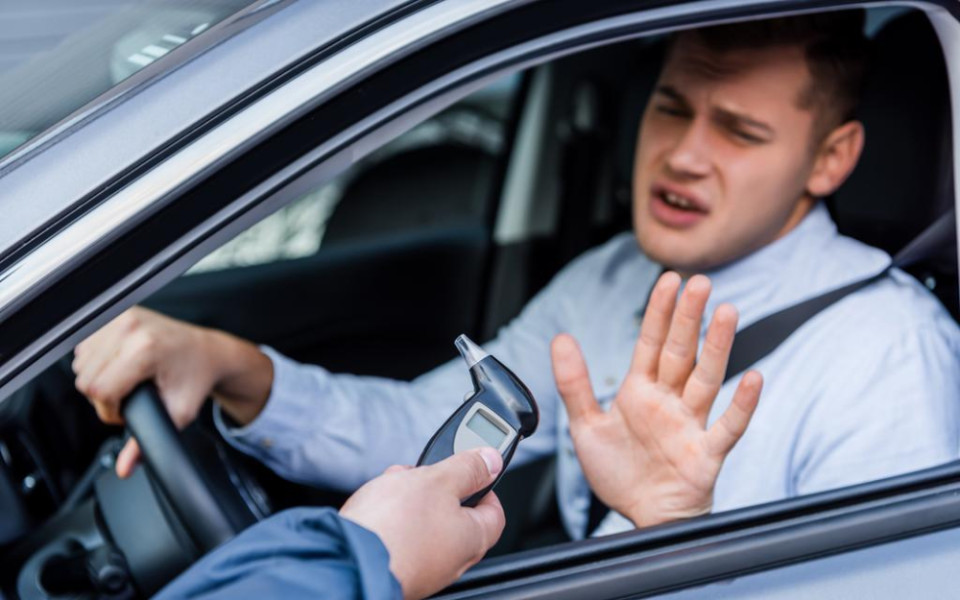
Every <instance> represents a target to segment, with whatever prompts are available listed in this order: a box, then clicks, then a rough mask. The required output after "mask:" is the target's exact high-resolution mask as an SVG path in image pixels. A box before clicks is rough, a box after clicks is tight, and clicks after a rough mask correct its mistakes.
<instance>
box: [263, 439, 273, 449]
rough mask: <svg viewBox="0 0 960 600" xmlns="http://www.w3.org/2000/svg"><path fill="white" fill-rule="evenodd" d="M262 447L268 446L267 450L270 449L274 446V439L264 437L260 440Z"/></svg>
mask: <svg viewBox="0 0 960 600" xmlns="http://www.w3.org/2000/svg"><path fill="white" fill-rule="evenodd" d="M260 447H261V448H266V449H267V450H269V449H270V448H273V440H271V439H270V438H263V439H262V440H260Z"/></svg>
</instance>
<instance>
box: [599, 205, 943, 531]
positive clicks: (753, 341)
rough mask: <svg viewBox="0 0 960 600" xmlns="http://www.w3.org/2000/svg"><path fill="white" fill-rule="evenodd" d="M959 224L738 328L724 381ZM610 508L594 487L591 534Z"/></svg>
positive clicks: (921, 254)
mask: <svg viewBox="0 0 960 600" xmlns="http://www.w3.org/2000/svg"><path fill="white" fill-rule="evenodd" d="M956 227H957V225H956V213H955V209H950V210H949V211H947V212H946V213H944V214H943V215H941V216H940V217H939V218H938V219H937V220H936V221H934V222H933V223H932V224H931V225H929V226H928V227H927V228H926V229H924V230H923V231H922V232H921V233H920V235H918V236H917V237H915V238H914V239H913V241H911V242H910V243H909V244H907V245H906V246H905V247H904V248H903V249H902V250H900V252H897V255H896V256H895V257H894V258H893V260H892V261H891V263H890V265H889V266H887V268H885V269H883V270H882V271H880V272H879V273H876V274H874V275H871V276H869V277H866V278H864V279H861V280H859V281H854V282H853V283H849V284H847V285H844V286H841V287H839V288H836V289H833V290H830V291H828V292H825V293H823V294H820V295H819V296H816V297H814V298H811V299H809V300H804V301H803V302H800V303H799V304H794V305H793V306H788V307H787V308H784V309H783V310H780V311H777V312H775V313H773V314H771V315H767V316H766V317H764V318H762V319H760V320H759V321H757V322H755V323H751V324H750V325H748V326H747V327H745V328H743V329H742V330H741V331H738V332H737V334H736V337H735V338H734V340H733V348H732V349H731V350H730V358H729V360H728V361H727V372H726V374H725V375H724V378H723V382H724V383H726V382H727V381H729V380H730V379H731V378H733V377H734V376H736V375H738V374H740V373H742V372H744V371H746V370H747V369H748V368H750V367H751V366H752V365H754V364H756V363H757V362H759V361H760V360H761V359H763V358H765V357H766V356H767V355H769V354H770V353H771V352H773V351H774V350H776V349H777V347H778V346H780V344H782V343H783V342H784V341H785V340H786V339H787V338H788V337H790V336H791V335H792V334H793V332H794V331H796V330H797V329H799V328H800V327H801V326H803V324H804V323H806V322H807V321H809V320H810V319H812V318H813V317H815V316H816V315H817V314H819V313H820V312H821V311H823V310H824V309H826V308H828V307H829V306H831V305H833V304H834V303H836V302H838V301H839V300H842V299H843V298H845V297H847V296H849V295H850V294H852V293H854V292H856V291H857V290H860V289H863V288H865V287H867V286H869V285H871V284H873V283H875V282H877V281H879V280H881V279H884V278H885V277H886V276H887V275H889V273H890V270H891V269H893V268H900V269H902V268H906V267H909V266H910V265H913V264H916V263H918V262H920V261H921V260H924V259H926V258H928V257H931V256H935V255H936V253H937V250H939V249H940V248H942V247H943V246H944V245H945V244H949V243H952V244H953V245H954V246H956V243H957V229H956ZM609 512H610V509H609V508H608V507H607V506H606V505H605V504H603V502H602V501H601V500H600V499H599V498H597V496H596V495H595V494H594V493H593V492H592V491H591V492H590V509H589V511H588V513H587V528H586V533H587V537H589V535H590V534H592V533H593V532H594V531H595V530H596V529H597V527H598V526H599V525H600V522H601V521H603V519H604V518H605V517H606V516H607V513H609Z"/></svg>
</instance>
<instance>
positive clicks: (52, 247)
mask: <svg viewBox="0 0 960 600" xmlns="http://www.w3.org/2000/svg"><path fill="white" fill-rule="evenodd" d="M465 4H468V3H466V2H457V1H456V0H448V1H447V2H437V3H433V4H429V5H427V6H425V7H424V8H422V9H421V11H419V12H413V13H411V14H409V15H408V16H406V17H404V18H401V19H399V20H398V21H396V22H395V23H393V24H391V25H389V26H387V27H385V28H383V29H382V30H379V31H377V32H375V33H374V34H372V36H371V38H374V37H376V36H379V35H390V34H391V33H393V32H392V31H391V28H392V27H403V26H404V20H405V19H414V18H423V15H424V14H425V13H427V12H428V11H431V10H437V11H441V10H443V9H444V8H445V7H446V8H447V9H450V10H451V11H454V12H451V13H450V21H449V23H448V25H447V28H446V29H443V30H442V31H436V30H434V31H426V32H424V31H421V32H420V34H421V36H422V37H421V38H417V39H416V40H410V39H409V37H408V38H407V39H408V41H409V42H410V46H409V49H410V53H409V54H407V55H405V56H402V57H390V60H387V59H386V58H384V57H381V59H379V60H382V62H376V61H375V60H373V59H371V60H372V62H368V63H362V61H361V63H362V68H361V67H357V70H356V71H355V72H353V73H351V74H349V75H350V76H352V79H351V77H350V76H344V77H343V78H341V79H339V80H336V81H329V82H328V83H329V86H328V87H324V88H322V91H318V89H317V88H314V89H313V90H312V92H313V95H312V96H310V97H309V98H307V99H305V100H303V101H301V102H298V103H294V105H293V106H290V104H291V103H290V102H289V101H287V102H283V106H284V107H285V110H286V112H283V111H281V110H274V111H273V112H271V113H269V116H267V117H264V115H262V114H261V115H259V118H260V119H261V120H260V121H257V123H256V124H257V125H259V127H252V126H250V125H252V124H251V123H247V125H248V127H247V128H246V129H244V130H243V132H244V135H246V136H247V137H244V136H243V135H234V136H232V137H231V138H229V139H230V140H231V143H230V144H229V145H228V146H227V147H226V148H225V149H224V151H223V153H222V155H220V156H218V157H216V160H208V161H205V162H202V163H201V164H199V165H195V166H194V168H186V166H187V165H188V164H189V162H188V161H192V160H195V158H196V156H197V152H198V148H200V147H203V144H209V143H211V140H215V139H216V135H217V134H218V132H219V133H220V134H222V130H220V129H216V128H215V129H213V130H211V131H210V132H208V133H207V134H206V135H203V136H200V137H199V138H197V139H196V140H194V141H192V142H191V143H188V144H186V145H185V146H184V147H183V148H181V149H180V150H178V151H177V152H176V153H174V154H172V155H171V156H169V157H168V158H167V159H166V161H165V162H164V163H161V164H158V165H156V166H155V167H154V168H153V169H150V170H148V171H146V172H145V173H142V174H140V175H139V176H138V177H137V178H135V179H134V180H132V181H131V182H129V183H128V184H126V186H125V187H123V188H121V189H119V190H118V191H116V192H115V193H114V194H113V195H112V196H110V197H109V198H107V199H105V200H104V201H103V203H102V204H101V205H100V206H97V207H96V208H95V209H94V210H91V211H89V212H88V213H86V214H85V215H83V216H82V217H80V218H78V219H76V220H74V221H73V222H70V223H67V224H66V225H64V226H63V227H62V228H61V229H60V230H59V231H57V232H56V233H54V234H52V235H51V236H50V237H49V238H48V239H47V240H46V241H45V242H43V243H41V244H39V245H38V246H37V247H35V248H33V249H32V250H31V251H30V252H28V253H27V254H25V255H24V256H23V258H22V259H21V261H20V262H18V263H15V264H13V265H10V266H8V268H7V269H6V270H5V271H3V272H2V273H0V296H3V297H4V298H6V299H7V300H6V301H5V302H4V303H3V304H0V319H2V321H0V340H2V341H0V344H2V345H3V346H2V347H0V361H2V363H0V397H2V395H3V394H6V393H9V392H10V391H12V390H13V389H15V387H16V386H18V385H19V384H20V383H22V382H24V381H25V380H26V379H28V378H29V377H30V376H32V375H34V374H36V373H37V372H39V371H40V370H41V369H42V368H44V367H45V366H47V365H49V364H50V363H51V362H52V361H53V360H55V359H56V358H57V357H58V356H59V355H62V354H63V353H65V352H66V351H68V350H69V348H70V347H72V345H73V344H75V343H76V342H78V341H79V340H80V339H82V338H83V337H84V336H85V335H87V334H89V333H90V332H92V331H93V330H95V329H96V328H97V327H99V326H100V325H102V324H103V323H105V322H106V321H107V320H109V319H110V318H112V317H113V316H115V315H116V314H118V313H119V312H120V311H121V310H123V309H124V308H126V307H128V306H130V305H132V304H133V303H135V302H136V301H139V300H141V299H143V298H145V297H146V296H148V295H149V294H150V293H152V292H153V291H155V290H156V289H158V288H159V287H161V286H162V285H164V284H165V283H166V282H168V281H170V280H171V279H172V278H174V277H176V276H178V275H179V274H181V273H182V272H184V271H185V270H186V269H187V268H188V267H189V266H190V265H191V264H193V263H194V262H196V261H197V260H198V259H199V258H200V257H202V256H204V255H205V254H206V253H208V252H209V251H210V250H212V249H213V248H215V247H216V246H218V245H219V244H221V243H222V242H224V241H226V240H227V239H229V238H230V237H232V236H233V235H235V234H236V233H238V232H240V231H242V230H243V229H244V228H246V227H248V226H249V225H251V224H253V223H254V222H256V221H258V220H259V219H260V218H261V217H263V216H265V215H266V214H269V213H270V212H272V211H273V210H275V209H276V208H278V207H279V206H282V205H285V204H286V203H288V202H289V201H291V200H292V199H294V198H295V197H297V196H298V195H299V194H301V193H302V192H303V191H304V190H305V189H306V188H308V187H312V186H315V185H317V183H318V182H320V181H323V180H325V179H327V178H330V177H332V176H333V175H336V174H337V173H339V172H342V171H343V170H344V169H345V168H346V167H348V166H349V165H350V164H352V162H353V161H354V160H356V158H357V157H358V156H362V155H364V154H366V153H367V152H369V151H370V150H371V149H373V148H375V147H377V146H379V145H380V144H382V143H383V142H384V141H385V140H388V139H391V138H392V137H395V136H396V135H398V134H399V133H401V132H402V131H404V130H406V129H408V128H409V127H410V126H412V125H413V124H415V123H417V122H419V121H421V120H423V119H424V118H426V117H427V116H429V115H431V114H434V113H436V112H437V111H439V110H440V109H441V108H443V107H445V106H448V105H449V104H451V103H452V102H454V101H455V100H456V99H458V98H461V97H463V96H465V95H466V94H468V93H469V92H470V91H473V90H474V89H478V88H479V87H481V86H482V85H485V84H486V83H487V82H489V81H492V80H493V79H494V78H496V77H499V76H501V75H502V74H503V73H504V72H506V71H509V70H516V69H520V68H524V67H526V66H531V65H534V64H538V63H541V62H544V61H546V60H549V59H551V58H555V57H558V56H562V55H565V54H568V53H571V52H574V51H578V50H581V49H585V48H589V47H593V46H596V45H600V44H607V43H613V42H615V41H620V40H626V39H630V38H634V37H638V36H640V35H647V34H650V33H653V32H661V31H665V30H667V29H670V28H676V27H683V26H689V25H691V24H702V23H705V22H718V21H723V20H730V19H738V18H744V17H753V16H759V15H765V16H766V15H773V14H783V13H788V12H795V11H798V10H823V9H828V8H842V7H844V6H855V5H859V3H856V2H844V1H842V0H840V1H834V2H749V3H736V2H730V1H723V0H707V1H705V2H704V1H701V2H687V3H681V4H667V3H663V2H656V3H654V2H627V1H622V2H611V3H609V4H606V5H604V6H583V4H585V3H582V2H577V1H574V0H556V1H555V2H550V3H547V2H516V3H514V4H512V5H509V6H507V5H504V4H502V3H496V2H489V3H487V4H483V3H482V2H476V3H475V4H474V8H475V9H476V12H475V13H471V15H470V18H467V17H466V16H464V14H463V12H462V9H463V6H464V5H465ZM889 4H891V5H901V4H904V3H889ZM481 5H482V6H481ZM909 5H910V6H914V7H917V6H920V7H922V8H924V9H925V10H927V11H928V14H929V15H931V17H932V19H933V20H934V23H935V26H937V28H938V31H940V32H941V34H942V39H943V40H944V44H945V46H946V48H947V50H948V51H952V52H954V56H960V53H958V52H956V50H957V49H958V48H957V43H958V42H957V39H958V37H960V36H957V35H956V31H957V29H958V27H960V26H958V19H960V7H958V6H957V5H956V4H955V3H948V2H922V3H909ZM494 9H496V11H495V14H493V16H488V18H486V20H483V21H479V20H478V16H479V15H484V14H485V12H484V11H494ZM456 11H460V12H456ZM455 12H456V14H454V13H455ZM407 25H409V23H407ZM454 33H455V34H456V35H454ZM368 39H369V38H368ZM351 50H356V48H355V47H348V48H345V49H344V50H342V52H344V53H349V52H350V51H351ZM359 51H363V49H362V48H361V49H360V50H359ZM359 57H360V56H355V57H354V58H359ZM948 62H949V61H948ZM325 65H327V63H321V64H319V65H316V66H314V67H313V68H314V69H321V70H322V69H323V68H324V66H325ZM387 66H389V67H390V68H389V69H388V68H386V67H387ZM948 67H952V70H951V85H952V88H951V89H952V92H953V94H954V97H953V106H954V107H956V106H957V105H958V100H957V92H956V87H957V85H958V83H957V73H956V69H957V65H955V64H952V65H950V64H948ZM311 73H313V74H314V76H315V75H316V73H315V72H314V71H312V70H311V69H306V70H305V71H304V72H303V73H302V74H301V75H300V77H307V76H308V75H310V74H311ZM295 84H296V85H305V84H304V82H303V81H301V80H300V79H299V77H297V78H293V79H291V80H290V81H289V82H288V83H287V85H295ZM285 92H290V90H289V89H285V86H280V87H278V88H277V89H276V90H275V91H274V92H272V93H270V94H267V95H266V96H264V97H263V98H261V99H260V100H258V102H265V103H266V104H265V105H258V103H257V102H254V103H253V104H251V105H250V107H249V109H250V110H251V112H250V113H248V112H245V111H241V112H240V113H238V114H237V115H235V117H233V118H244V119H249V118H254V117H256V116H257V113H256V110H255V109H258V108H259V109H263V107H264V106H269V104H270V102H271V101H275V102H281V101H282V96H283V94H284V93H285ZM322 92H329V94H326V93H322ZM954 112H955V113H956V111H954ZM251 114H253V117H251V116H250V115H251ZM264 119H266V120H264ZM228 124H231V120H230V119H228V120H227V121H225V122H224V125H228ZM954 128H955V131H954V132H953V137H954V145H956V140H957V139H958V137H960V136H958V134H957V129H958V128H960V124H958V123H957V122H955V123H954ZM207 136H212V137H211V138H208V137H207ZM221 141H222V140H221ZM954 154H955V157H960V152H955V153H954ZM957 160H960V158H957ZM171 165H173V167H171ZM178 165H179V168H181V169H183V171H180V172H178V171H175V170H173V168H174V167H177V166H178ZM159 177H166V178H168V179H167V180H165V181H164V182H163V183H164V185H162V186H160V187H158V188H156V189H153V188H149V186H151V185H156V180H157V178H159ZM145 188H146V189H150V190H152V193H151V194H147V195H146V196H144V194H145V192H144V189H145ZM138 194H140V195H139V196H138ZM956 196H957V191H956V190H955V197H956ZM136 198H141V199H142V200H143V201H144V203H143V204H142V205H141V206H140V207H139V210H135V211H128V212H126V213H124V214H123V215H122V216H120V217H117V216H116V215H111V213H110V212H109V211H107V210H104V211H101V212H98V210H99V209H100V208H101V207H107V206H108V205H110V206H116V205H117V204H122V203H123V201H124V200H131V199H136ZM111 203H112V204H111ZM104 215H106V216H104ZM110 216H112V217H113V221H108V220H107V221H104V219H107V218H108V217H110ZM97 219H100V220H101V221H97ZM91 223H94V224H99V226H100V228H99V229H98V230H97V231H99V232H106V234H104V235H100V236H98V237H94V236H83V235H82V234H83V230H84V228H87V227H89V226H90V224H91ZM78 236H79V239H80V241H81V243H80V244H79V247H74V246H72V245H71V244H72V243H74V242H76V240H77V239H78ZM37 256H40V258H43V259H44V260H45V261H47V262H43V261H41V260H39V259H38V260H37V261H35V262H34V263H31V262H30V260H29V259H31V258H32V257H37ZM58 258H59V259H60V260H61V262H59V263H58V264H57V265H56V266H57V267H58V268H49V269H47V270H46V271H44V272H43V273H40V274H39V276H38V274H37V273H32V272H24V271H23V270H22V269H29V268H30V267H31V266H33V267H38V266H40V267H42V266H43V265H44V264H47V263H49V261H51V260H56V259H58ZM23 261H26V262H23ZM24 281H26V282H28V284H29V285H26V284H24ZM31 282H32V283H31ZM17 286H19V287H17ZM11 290H12V291H11ZM4 294H5V295H4ZM958 491H960V469H958V468H957V467H956V466H953V465H951V466H945V467H941V468H938V469H931V470H928V471H924V472H919V473H913V474H910V475H906V476H903V477H898V478H892V479H889V480H884V481H881V482H874V483H870V484H865V485H862V486H856V487H853V488H847V489H844V490H840V491H837V492H828V493H825V494H820V495H816V496H810V497H805V498H799V499H795V500H789V501H785V502H780V503H774V504H771V505H764V506H759V507H751V508H748V509H743V510H741V511H734V512H731V513H726V514H720V515H714V516H709V517H706V518H702V519H697V520H694V521H690V522H686V523H680V524H673V525H668V526H664V527H660V528H654V529H651V530H648V531H641V532H632V533H627V534H622V535H618V536H611V537H609V538H602V539H596V540H588V541H585V542H578V543H572V544H567V545H560V546H555V547H552V548H547V549H543V550H537V551H533V552H530V553H524V554H522V555H514V556H511V557H505V558H503V559H497V560H494V561H490V562H489V563H487V564H484V565H481V566H480V567H478V568H477V569H475V570H473V571H472V572H471V573H469V574H468V575H467V576H466V577H464V578H463V580H462V581H461V582H460V583H458V584H456V585H455V586H454V587H453V588H451V589H450V590H449V591H448V592H446V593H445V596H444V597H449V598H467V597H480V596H483V597H489V596H494V597H519V596H523V597H551V598H562V597H570V598H573V597H584V594H585V593H587V594H588V595H589V596H590V597H593V598H606V597H609V598H616V597H623V596H626V595H629V596H636V595H649V594H658V593H663V592H665V591H669V590H676V589H681V588H684V587H688V586H691V585H700V584H703V583H706V582H709V581H717V580H721V579H724V578H728V577H731V576H736V575H737V574H743V573H748V572H755V571H757V570H761V569H766V568H772V567H775V566H780V565H783V564H787V563H791V562H796V561H802V560H809V559H811V558H814V557H818V556H823V555H826V554H831V553H838V552H845V551H849V550H851V549H853V548H862V547H866V546H870V545H874V544H879V543H883V542H886V541H890V540H893V539H899V538H903V537H907V536H914V535H920V534H922V533H927V532H930V531H935V530H938V529H943V528H950V527H955V526H957V525H958V524H960V517H958V515H960V510H958V509H960V494H958V493H957V492H958Z"/></svg>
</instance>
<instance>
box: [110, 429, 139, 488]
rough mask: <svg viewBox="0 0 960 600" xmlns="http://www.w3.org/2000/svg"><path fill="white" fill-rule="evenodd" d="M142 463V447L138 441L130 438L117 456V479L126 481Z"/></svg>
mask: <svg viewBox="0 0 960 600" xmlns="http://www.w3.org/2000/svg"><path fill="white" fill-rule="evenodd" d="M139 462H140V445H139V444H137V440H135V439H133V438H130V439H129V440H127V443H126V444H125V445H124V446H123V449H122V450H120V452H119V453H118V454H117V464H116V470H117V477H119V478H120V479H126V478H127V477H129V476H130V474H131V473H133V469H134V468H135V467H136V466H137V463H139Z"/></svg>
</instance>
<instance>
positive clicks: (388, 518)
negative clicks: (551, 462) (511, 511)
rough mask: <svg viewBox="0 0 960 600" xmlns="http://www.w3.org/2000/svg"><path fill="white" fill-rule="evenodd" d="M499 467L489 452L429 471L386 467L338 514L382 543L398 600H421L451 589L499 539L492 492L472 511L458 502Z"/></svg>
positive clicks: (500, 523)
mask: <svg viewBox="0 0 960 600" xmlns="http://www.w3.org/2000/svg"><path fill="white" fill-rule="evenodd" d="M502 468H503V460H502V459H501V457H500V454H499V453H497V451H496V450H494V449H492V448H481V449H478V450H469V451H466V452H461V453H459V454H455V455H454V456H452V457H450V458H448V459H446V460H444V461H441V462H439V463H437V464H435V465H430V466H427V467H419V468H412V467H399V466H395V467H390V468H389V469H387V471H386V472H385V473H384V474H383V475H381V476H380V477H377V478H376V479H374V480H372V481H370V482H369V483H367V484H366V485H364V486H363V487H361V488H360V489H359V490H357V492H356V493H355V494H354V495H353V496H351V497H350V499H349V500H347V502H346V504H344V505H343V508H342V509H340V515H341V516H343V517H345V518H347V519H350V520H351V521H354V522H355V523H357V524H359V525H362V526H364V527H366V528H367V529H369V530H370V531H373V532H374V533H376V534H377V535H378V536H379V537H380V539H381V541H383V545H384V546H386V548H387V551H388V552H389V553H390V571H391V572H392V573H393V574H394V576H395V577H396V578H397V580H398V581H399V582H400V586H401V587H402V588H403V595H404V598H407V599H410V598H423V597H425V596H428V595H430V594H433V593H435V592H437V591H439V590H441V589H443V588H445V587H446V586H448V585H450V584H451V583H453V582H454V581H455V580H456V579H457V578H458V577H460V575H462V574H463V572H464V571H466V570H467V569H468V568H469V567H471V566H472V565H474V564H476V563H477V562H478V561H479V560H480V559H481V558H483V555H484V554H486V552H487V550H489V549H490V548H491V547H492V546H493V545H494V544H495V543H496V541H497V540H498V539H500V534H501V533H502V532H503V527H504V516H503V508H502V507H501V506H500V501H499V500H498V499H497V497H496V495H494V493H493V492H490V493H488V494H487V495H486V496H484V498H483V500H481V501H480V503H479V504H477V506H476V507H475V508H465V507H462V506H460V502H461V501H462V500H464V499H466V498H467V497H469V496H471V495H473V494H474V493H475V492H478V491H480V490H482V489H483V488H485V487H487V486H488V485H490V483H492V482H493V480H494V479H495V478H496V475H497V473H499V472H500V470H501V469H502Z"/></svg>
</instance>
